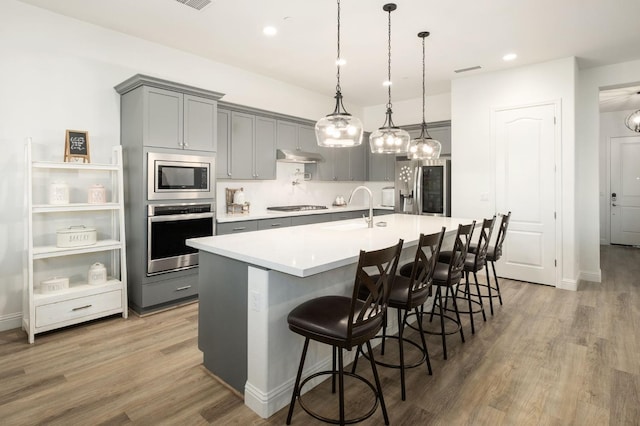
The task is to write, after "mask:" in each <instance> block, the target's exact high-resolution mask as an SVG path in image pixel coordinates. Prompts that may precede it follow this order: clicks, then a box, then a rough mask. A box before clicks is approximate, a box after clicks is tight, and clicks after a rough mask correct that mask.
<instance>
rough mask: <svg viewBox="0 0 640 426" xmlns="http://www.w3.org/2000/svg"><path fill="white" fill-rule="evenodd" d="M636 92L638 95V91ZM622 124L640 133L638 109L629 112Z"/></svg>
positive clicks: (639, 113) (639, 112)
mask: <svg viewBox="0 0 640 426" xmlns="http://www.w3.org/2000/svg"><path fill="white" fill-rule="evenodd" d="M637 94H638V95H640V92H638V93H637ZM624 125H625V126H627V128H629V130H633V131H634V132H638V133H640V109H639V110H637V111H636V112H633V113H631V114H630V115H629V116H628V117H627V119H626V120H625V122H624Z"/></svg>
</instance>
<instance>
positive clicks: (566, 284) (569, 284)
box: [556, 278, 578, 291]
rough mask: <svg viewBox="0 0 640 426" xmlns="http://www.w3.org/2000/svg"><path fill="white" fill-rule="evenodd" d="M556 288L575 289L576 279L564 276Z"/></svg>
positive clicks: (576, 286)
mask: <svg viewBox="0 0 640 426" xmlns="http://www.w3.org/2000/svg"><path fill="white" fill-rule="evenodd" d="M556 288H559V289H561V290H571V291H577V290H578V280H570V279H568V278H564V279H562V280H561V281H560V283H559V284H558V285H557V286H556Z"/></svg>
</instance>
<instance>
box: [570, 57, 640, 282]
mask: <svg viewBox="0 0 640 426" xmlns="http://www.w3.org/2000/svg"><path fill="white" fill-rule="evenodd" d="M639 83H640V60H636V61H631V62H624V63H620V64H615V65H608V66H604V67H597V68H591V69H587V70H582V71H581V72H580V75H579V79H578V92H577V95H578V96H577V103H576V159H577V164H578V169H577V174H576V182H577V185H576V201H577V206H578V207H577V208H578V210H577V211H578V212H579V214H578V215H577V218H576V220H577V223H576V224H577V233H578V235H579V236H580V240H579V243H580V245H579V247H580V259H581V267H582V271H583V272H582V276H583V277H584V278H585V279H591V280H594V281H595V279H596V278H598V277H599V276H600V275H599V274H600V271H599V269H600V268H599V265H600V250H599V242H600V232H599V229H598V228H599V225H600V218H599V198H600V197H599V195H600V179H601V174H602V170H601V169H599V164H600V163H599V161H600V144H601V142H600V139H601V138H600V130H599V127H600V111H599V108H598V102H599V98H598V96H599V92H600V89H608V88H613V87H620V86H625V85H635V84H639ZM598 170H600V172H599V173H598ZM592 265H598V269H597V271H596V270H595V268H594V267H593V266H592Z"/></svg>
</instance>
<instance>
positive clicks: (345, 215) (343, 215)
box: [331, 210, 369, 220]
mask: <svg viewBox="0 0 640 426" xmlns="http://www.w3.org/2000/svg"><path fill="white" fill-rule="evenodd" d="M368 214H369V210H356V211H348V212H340V213H331V220H346V219H355V218H358V217H362V215H365V216H367V215H368Z"/></svg>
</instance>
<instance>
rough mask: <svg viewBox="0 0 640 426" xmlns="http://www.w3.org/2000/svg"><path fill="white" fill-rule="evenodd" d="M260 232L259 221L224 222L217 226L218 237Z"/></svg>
mask: <svg viewBox="0 0 640 426" xmlns="http://www.w3.org/2000/svg"><path fill="white" fill-rule="evenodd" d="M257 230H258V221H257V220H243V221H241V222H224V223H218V224H217V226H216V235H226V234H238V233H240V232H251V231H257Z"/></svg>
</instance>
